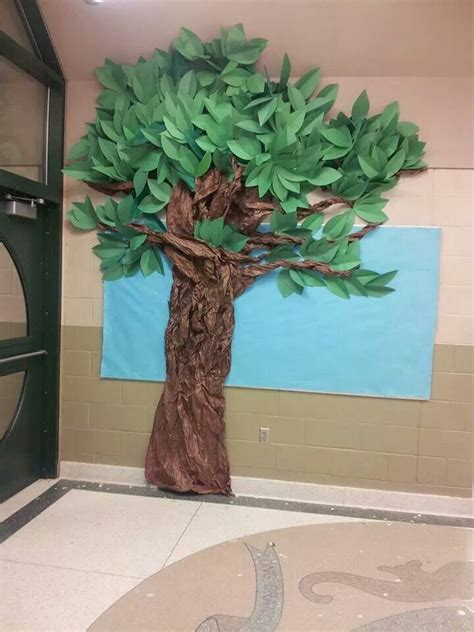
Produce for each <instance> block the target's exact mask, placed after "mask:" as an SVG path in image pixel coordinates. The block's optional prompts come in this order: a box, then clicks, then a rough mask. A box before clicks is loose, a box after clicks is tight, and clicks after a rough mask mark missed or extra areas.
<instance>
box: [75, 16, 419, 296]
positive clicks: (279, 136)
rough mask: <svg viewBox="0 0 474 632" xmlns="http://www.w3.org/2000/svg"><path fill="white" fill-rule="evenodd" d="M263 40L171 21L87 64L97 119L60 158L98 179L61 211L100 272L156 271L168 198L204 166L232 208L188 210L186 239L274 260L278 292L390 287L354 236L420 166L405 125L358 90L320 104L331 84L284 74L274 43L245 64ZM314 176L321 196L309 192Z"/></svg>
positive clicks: (192, 185) (196, 191)
mask: <svg viewBox="0 0 474 632" xmlns="http://www.w3.org/2000/svg"><path fill="white" fill-rule="evenodd" d="M266 44H267V41H266V40H264V39H260V38H255V39H249V40H248V39H247V38H246V36H245V33H244V29H243V27H242V25H240V24H239V25H236V26H233V27H232V28H229V29H222V30H221V34H220V37H219V38H216V39H214V40H212V41H210V42H203V41H201V39H199V37H198V36H197V35H195V34H194V33H193V32H191V31H190V30H188V29H185V28H182V29H181V33H180V36H179V37H178V38H177V39H176V40H175V41H174V42H173V43H172V45H171V47H170V49H169V51H163V50H156V51H155V52H154V54H153V55H152V57H151V58H150V59H147V60H146V59H143V58H140V59H139V60H138V62H137V63H136V64H135V65H127V64H117V63H114V62H113V61H111V60H106V62H105V65H104V66H102V67H101V68H99V69H98V70H97V78H98V80H99V81H100V83H101V84H102V86H103V90H102V92H101V93H100V95H99V97H98V99H97V114H96V120H95V122H94V123H88V124H87V132H86V134H85V135H84V136H83V137H82V138H81V139H80V140H79V141H78V142H77V143H76V144H75V145H74V146H73V147H72V149H71V151H70V153H69V156H68V161H69V164H68V166H67V167H66V168H65V169H64V171H65V173H66V174H68V175H69V176H71V177H73V178H76V179H79V180H82V181H84V182H86V183H88V184H89V185H90V186H91V187H93V188H96V189H98V190H100V191H103V192H106V193H110V195H109V196H108V197H107V198H106V199H105V201H104V202H103V203H101V204H98V205H95V206H94V205H93V203H92V202H91V200H90V198H89V197H87V198H86V199H85V201H83V202H75V203H74V204H73V205H72V208H71V210H70V211H69V213H68V217H69V219H70V221H71V223H72V224H73V225H74V226H75V227H77V228H79V229H83V230H93V229H96V230H97V231H98V239H99V244H98V245H97V246H95V247H94V252H95V254H96V255H98V256H99V257H100V258H101V268H102V270H103V277H104V279H105V280H116V279H119V278H121V277H123V276H131V275H134V274H136V273H137V272H139V271H140V270H141V271H142V272H143V274H144V275H149V274H151V273H153V272H155V271H158V272H163V264H162V260H161V253H162V252H163V247H164V245H166V244H167V243H169V238H168V237H166V234H167V233H168V232H169V225H168V222H167V218H166V211H167V208H168V205H169V204H170V202H171V201H172V200H173V196H174V195H175V193H176V191H177V190H179V189H180V188H182V187H185V188H186V189H187V191H188V193H189V195H190V196H191V197H193V196H194V197H193V199H194V200H196V204H199V200H202V199H203V195H204V193H202V191H203V190H204V189H206V187H209V178H210V174H212V173H215V172H216V171H217V172H219V173H220V174H223V175H224V176H225V179H226V181H227V182H228V183H230V182H232V181H233V180H235V181H236V182H238V183H239V186H240V184H241V185H242V186H243V187H244V188H245V190H246V193H245V195H244V196H243V197H241V201H240V203H239V204H240V211H241V213H240V215H239V212H237V211H238V209H235V208H231V202H229V203H228V204H227V205H226V204H224V205H223V206H222V208H223V209H224V211H223V212H222V213H220V214H219V213H217V214H216V213H213V212H208V211H206V212H201V213H197V212H196V213H194V214H193V215H192V217H193V235H192V237H193V239H194V240H196V241H197V242H199V243H201V242H205V243H206V244H207V245H208V246H210V247H211V249H218V250H220V251H224V252H227V253H229V254H230V256H231V257H233V259H232V260H233V261H239V265H240V266H241V268H242V269H244V270H247V269H248V268H251V267H252V266H254V269H255V272H254V275H255V276H259V275H260V274H264V273H266V272H268V271H271V270H273V269H277V268H280V272H279V274H278V277H277V282H278V287H279V288H280V291H281V293H282V294H283V296H288V295H290V294H292V293H297V294H301V293H302V292H303V290H304V288H305V287H307V286H321V287H326V288H327V289H328V290H329V291H331V292H333V293H334V294H336V295H337V296H340V297H342V298H349V297H350V295H358V296H361V295H362V296H383V295H385V294H387V293H389V292H390V291H392V288H390V287H388V283H389V282H390V281H391V279H392V278H393V277H394V275H395V272H386V273H382V274H379V273H377V272H374V271H371V270H364V269H363V268H362V261H361V253H360V240H361V238H362V237H364V236H365V235H366V234H367V233H368V232H369V231H370V230H372V229H373V228H374V227H376V226H378V225H380V224H383V223H384V222H385V221H386V220H387V215H386V214H385V212H384V210H383V209H384V207H385V205H386V204H387V200H386V199H384V197H383V193H384V192H385V191H387V190H389V189H391V188H392V187H393V186H395V185H396V183H397V181H398V178H399V176H400V175H401V174H402V173H407V172H416V171H418V170H420V169H422V168H424V166H425V163H424V162H423V154H424V147H425V143H423V142H420V140H419V138H418V127H417V126H416V125H415V124H414V123H411V122H405V121H400V120H399V106H398V103H396V102H393V103H390V104H389V105H387V106H386V107H385V108H384V110H383V111H382V112H380V113H378V114H369V109H370V104H369V99H368V96H367V93H366V92H365V91H363V92H362V93H361V94H360V95H359V97H358V98H357V99H356V101H355V102H354V104H353V106H352V110H351V112H350V113H348V114H345V113H342V112H339V113H338V114H337V115H336V116H334V117H331V116H329V113H330V111H331V110H332V108H333V106H334V104H335V101H336V97H337V91H338V87H337V85H335V84H331V85H327V86H325V87H324V88H322V89H321V90H319V91H317V88H318V83H319V74H320V72H319V69H312V70H309V71H308V72H306V73H305V74H304V75H303V76H301V77H299V78H298V79H297V80H296V81H294V82H292V81H290V76H291V64H290V60H289V58H288V56H287V55H286V54H285V56H284V58H283V62H282V65H281V71H280V76H279V78H278V80H274V79H272V78H271V77H270V76H269V75H268V72H267V71H266V69H264V71H263V72H261V71H260V70H257V67H256V64H257V62H258V60H259V57H260V55H261V53H262V52H263V50H264V49H265V46H266ZM206 179H207V180H206ZM206 183H207V184H206ZM216 186H217V185H216ZM316 189H319V190H321V191H322V192H323V193H324V199H322V200H321V201H319V202H317V203H315V204H311V203H310V201H309V200H308V194H310V193H311V192H313V191H314V190H316ZM117 194H118V195H117ZM223 195H224V193H223ZM174 201H175V202H176V199H175V200H174ZM259 201H261V202H259ZM232 204H233V202H232ZM329 209H331V211H334V210H335V211H337V212H336V213H333V212H331V213H330V215H328V211H329ZM244 216H245V221H243V220H242V218H243V217H244ZM267 217H268V218H269V222H270V226H264V225H263V224H262V222H264V220H265V221H266V218H267ZM355 222H359V223H362V224H363V227H362V228H361V229H354V224H355ZM167 240H168V241H167ZM237 253H238V254H237Z"/></svg>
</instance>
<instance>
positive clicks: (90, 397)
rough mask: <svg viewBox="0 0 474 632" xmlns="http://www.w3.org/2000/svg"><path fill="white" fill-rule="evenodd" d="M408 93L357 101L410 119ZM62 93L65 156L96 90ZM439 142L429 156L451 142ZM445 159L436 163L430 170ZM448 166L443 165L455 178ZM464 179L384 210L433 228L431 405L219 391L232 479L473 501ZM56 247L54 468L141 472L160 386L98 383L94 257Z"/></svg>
mask: <svg viewBox="0 0 474 632" xmlns="http://www.w3.org/2000/svg"><path fill="white" fill-rule="evenodd" d="M412 79H413V78H410V80H408V79H407V78H399V80H397V81H394V78H393V77H392V78H389V79H387V80H386V81H385V80H383V79H381V78H379V79H377V80H375V79H374V78H373V77H372V78H370V77H369V78H368V77H362V78H359V79H357V87H358V89H361V88H362V87H367V88H368V90H369V92H370V94H371V97H372V96H373V95H374V93H375V95H374V98H375V100H376V101H377V102H381V103H386V102H388V101H390V100H392V99H393V97H394V96H397V97H398V98H399V100H400V102H401V104H402V111H403V112H404V116H406V117H407V118H409V117H410V112H407V111H406V110H404V108H403V104H404V100H406V101H409V97H410V94H411V93H412V91H413V85H414V84H413V82H412ZM336 81H338V82H339V83H340V84H341V91H342V92H344V89H345V88H347V86H346V84H347V85H350V86H352V87H353V84H354V82H355V81H356V79H355V78H353V77H352V78H348V79H344V78H343V79H336ZM424 81H425V84H427V85H428V84H429V85H432V88H433V86H435V85H439V79H435V78H434V79H433V80H431V79H425V80H424ZM436 82H438V83H436ZM425 84H423V85H425ZM352 87H351V90H352ZM425 87H426V86H425ZM445 88H446V86H445ZM433 89H434V88H433ZM68 90H69V92H68V106H67V144H68V145H70V144H72V143H73V142H74V141H75V140H77V138H79V136H80V135H81V134H82V133H83V125H84V122H85V121H87V120H90V119H91V118H93V116H94V99H95V95H96V92H97V86H96V84H95V82H83V81H82V82H71V83H70V84H69V89H68ZM417 94H418V93H417ZM430 94H431V92H430V90H425V89H423V90H420V91H419V95H420V96H419V99H420V100H421V102H420V103H419V104H418V108H419V111H420V112H421V114H418V118H417V122H419V123H420V124H421V126H422V128H423V123H424V120H427V125H428V123H429V126H430V130H431V133H432V134H435V133H436V130H438V132H439V134H440V135H443V133H444V132H443V130H442V129H441V128H439V126H438V127H437V126H436V125H434V124H433V121H428V119H429V117H430V113H432V112H433V109H432V107H431V103H432V100H431V97H430V96H429V95H430ZM423 99H424V100H425V101H423ZM341 107H344V104H342V105H341ZM441 140H442V142H440V143H438V146H439V145H440V144H441V145H443V143H444V141H445V140H446V139H445V138H444V136H443V139H441ZM448 145H449V143H446V147H448ZM449 147H450V145H449ZM449 152H451V150H449ZM449 152H448V153H449ZM442 153H443V152H441V153H439V152H438V154H437V156H436V165H437V166H439V165H440V163H442V160H443V155H441V154H442ZM448 153H446V156H448ZM428 160H429V156H428ZM452 161H453V154H452V152H451V153H449V166H450V167H452V166H453V162H452ZM473 174H474V172H473V171H472V170H469V169H455V168H449V169H441V168H438V169H430V170H429V171H428V172H427V173H425V174H423V175H420V176H418V177H416V178H411V179H404V180H402V181H401V182H400V184H399V185H398V187H397V188H396V189H395V190H393V191H391V192H390V194H389V196H388V197H389V198H390V203H389V205H388V213H389V215H390V218H391V219H390V224H392V225H402V226H407V225H408V226H441V227H442V255H441V279H440V299H439V306H438V325H437V332H436V353H435V361H434V374H433V388H432V395H431V400H430V401H429V402H420V401H408V400H394V399H378V398H367V397H350V396H339V395H319V394H307V393H291V392H283V391H280V392H278V391H263V390H251V389H237V388H228V389H227V390H226V397H227V440H228V447H229V453H230V459H231V469H232V473H233V474H234V475H248V476H257V477H264V478H278V479H284V480H296V481H306V482H318V483H326V484H336V485H339V484H340V485H351V486H359V487H370V488H379V489H392V490H410V491H417V492H422V493H437V494H444V495H455V496H469V495H470V494H471V484H472V474H471V472H472V422H473V391H474V389H473V376H472V373H473V358H474V351H473V345H474V328H473V315H472V305H473V279H472V275H473V265H472V264H473V244H474V231H473V217H474V213H473V188H474V187H473V180H474V178H473ZM86 194H89V195H91V190H90V189H87V188H86V187H84V185H82V184H80V183H77V182H74V181H70V180H67V181H66V191H65V207H66V209H67V207H68V206H69V204H70V202H71V201H73V200H77V199H82V198H83V197H84V195H86ZM91 197H92V198H93V199H94V198H95V197H96V198H98V196H96V195H95V194H93V195H91ZM64 237H65V239H64V288H63V291H64V304H63V308H64V309H63V358H62V375H63V380H62V393H63V395H62V399H63V407H62V421H61V424H62V426H61V428H62V430H61V437H62V452H61V456H62V459H63V460H67V461H83V462H90V463H108V464H116V465H129V466H137V467H141V466H143V461H144V454H145V450H146V445H147V442H148V436H149V432H150V430H151V426H152V421H153V413H154V407H155V404H156V402H157V399H158V397H159V395H160V391H161V386H160V384H156V383H143V382H125V381H114V380H101V379H99V377H98V376H99V363H100V348H101V327H102V282H101V279H100V273H99V270H98V265H99V261H98V259H97V258H95V257H94V256H93V255H92V253H91V251H90V248H91V246H92V245H93V244H94V243H95V236H94V235H93V234H89V233H87V234H84V233H78V232H75V231H73V230H71V228H70V227H69V226H66V225H65V228H64ZM316 291H317V290H316ZM260 426H264V427H269V428H270V429H271V440H270V441H271V442H270V443H269V444H259V443H258V428H259V427H260Z"/></svg>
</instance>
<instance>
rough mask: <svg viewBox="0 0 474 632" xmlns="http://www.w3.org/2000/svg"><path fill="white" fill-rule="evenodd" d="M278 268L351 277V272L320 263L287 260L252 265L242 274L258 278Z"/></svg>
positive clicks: (243, 269) (242, 270)
mask: <svg viewBox="0 0 474 632" xmlns="http://www.w3.org/2000/svg"><path fill="white" fill-rule="evenodd" d="M277 268H287V269H289V270H306V271H311V272H320V273H321V274H323V275H324V276H337V277H348V276H350V275H351V271H350V270H344V271H338V270H333V268H331V266H330V265H328V264H327V263H320V262H319V261H288V260H286V259H282V260H281V261H274V262H273V263H259V264H257V265H251V266H248V267H246V268H242V269H241V272H242V274H244V275H245V276H247V277H251V278H257V277H260V276H263V275H265V274H268V273H269V272H273V270H276V269H277Z"/></svg>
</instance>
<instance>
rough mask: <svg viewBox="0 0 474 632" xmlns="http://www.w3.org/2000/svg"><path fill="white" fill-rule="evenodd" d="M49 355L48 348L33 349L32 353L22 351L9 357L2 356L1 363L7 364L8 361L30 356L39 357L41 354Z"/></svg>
mask: <svg viewBox="0 0 474 632" xmlns="http://www.w3.org/2000/svg"><path fill="white" fill-rule="evenodd" d="M45 355H48V352H47V351H46V349H40V351H32V352H31V353H22V354H20V355H16V356H9V357H8V358H1V359H0V364H6V363H7V362H15V360H28V359H29V358H37V357H39V356H45Z"/></svg>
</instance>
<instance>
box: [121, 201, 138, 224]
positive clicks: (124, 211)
mask: <svg viewBox="0 0 474 632" xmlns="http://www.w3.org/2000/svg"><path fill="white" fill-rule="evenodd" d="M134 201H135V200H134V197H133V195H127V196H126V197H123V198H122V199H121V200H120V202H119V203H118V204H117V215H118V218H119V220H120V222H121V223H122V224H128V223H129V222H131V221H132V217H133V207H134Z"/></svg>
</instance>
